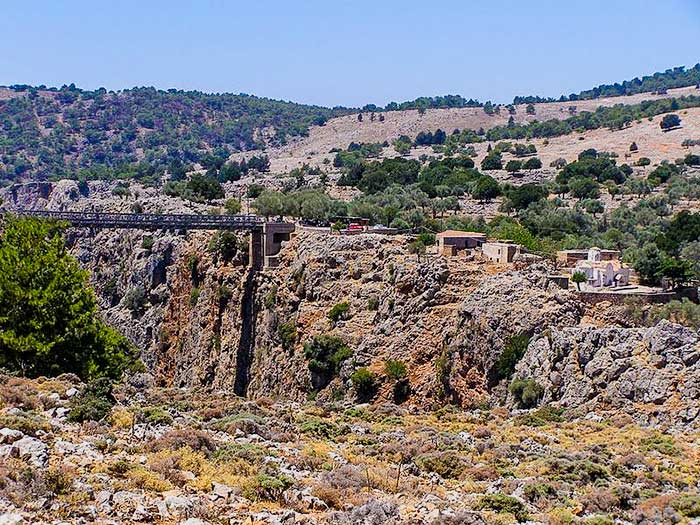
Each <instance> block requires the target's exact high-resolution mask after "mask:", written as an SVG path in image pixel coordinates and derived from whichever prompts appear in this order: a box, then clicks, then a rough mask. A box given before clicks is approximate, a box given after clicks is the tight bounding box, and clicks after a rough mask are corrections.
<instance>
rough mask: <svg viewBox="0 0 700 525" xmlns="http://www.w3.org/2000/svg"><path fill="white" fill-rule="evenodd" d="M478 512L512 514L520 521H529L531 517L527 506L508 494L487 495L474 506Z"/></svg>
mask: <svg viewBox="0 0 700 525" xmlns="http://www.w3.org/2000/svg"><path fill="white" fill-rule="evenodd" d="M474 509H476V510H492V511H494V512H498V513H499V514H502V513H506V512H507V513H509V514H512V515H513V516H514V517H515V519H516V520H518V521H527V520H528V519H529V515H528V513H527V509H526V508H525V505H523V503H522V502H521V501H520V500H519V499H517V498H514V497H513V496H508V495H506V494H487V495H486V496H482V497H481V498H479V501H478V502H477V504H476V505H475V506H474Z"/></svg>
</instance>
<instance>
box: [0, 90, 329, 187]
mask: <svg viewBox="0 0 700 525" xmlns="http://www.w3.org/2000/svg"><path fill="white" fill-rule="evenodd" d="M339 113H340V111H333V110H330V109H327V108H322V107H318V106H307V105H303V104H295V103H291V102H283V101H277V100H270V99H265V98H258V97H254V96H249V95H231V94H222V95H218V94H205V93H200V92H196V91H175V90H170V91H160V90H156V89H154V88H134V89H129V90H124V91H120V92H107V91H105V90H97V91H84V90H80V89H77V88H74V87H68V88H62V89H60V90H45V89H37V88H27V87H24V86H18V87H14V88H0V179H2V178H7V179H14V178H17V177H20V176H28V177H30V178H46V177H49V176H53V177H60V176H68V175H71V174H73V173H75V172H77V171H78V170H80V169H82V168H87V167H92V166H110V167H113V166H118V165H120V164H130V163H134V162H137V161H140V160H146V161H148V163H149V164H151V165H154V164H155V165H167V164H169V163H170V162H172V161H181V162H199V161H201V160H202V157H203V156H204V155H205V154H207V153H208V152H211V151H212V150H213V151H214V153H215V154H218V155H219V156H223V157H227V156H228V154H229V152H231V151H242V150H249V149H255V148H259V147H261V146H263V145H265V144H282V143H284V142H285V141H286V140H287V138H288V137H293V136H298V135H304V134H306V133H307V131H308V127H309V126H310V125H311V124H314V123H315V124H321V123H323V122H325V121H326V120H327V119H328V118H329V117H331V116H333V115H337V114H339Z"/></svg>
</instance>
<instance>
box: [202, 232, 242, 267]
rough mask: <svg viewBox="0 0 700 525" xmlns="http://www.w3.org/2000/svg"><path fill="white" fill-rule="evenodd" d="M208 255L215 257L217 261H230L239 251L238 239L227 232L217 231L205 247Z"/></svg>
mask: <svg viewBox="0 0 700 525" xmlns="http://www.w3.org/2000/svg"><path fill="white" fill-rule="evenodd" d="M207 250H208V251H209V253H212V254H213V255H215V256H216V258H217V260H218V259H221V260H223V261H230V260H232V259H233V258H234V257H235V256H236V254H237V253H238V250H239V242H238V237H237V236H236V234H235V233H233V232H229V231H219V232H216V233H215V234H214V235H212V237H211V239H210V241H209V244H208V246H207Z"/></svg>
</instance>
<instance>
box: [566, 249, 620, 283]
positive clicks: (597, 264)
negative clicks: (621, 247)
mask: <svg viewBox="0 0 700 525" xmlns="http://www.w3.org/2000/svg"><path fill="white" fill-rule="evenodd" d="M605 251H606V252H612V251H614V250H605ZM605 255H608V254H605ZM603 257H604V254H603V250H601V249H600V248H595V247H594V248H591V249H589V250H588V254H587V257H586V259H585V260H578V261H577V262H576V266H575V267H574V268H572V269H571V274H572V275H573V274H575V273H579V272H580V273H584V274H585V275H586V279H587V283H588V285H589V286H593V287H595V288H600V287H605V286H625V285H627V284H629V282H630V274H631V270H630V269H629V268H627V267H625V266H623V265H622V262H621V261H620V260H619V259H604V258H603Z"/></svg>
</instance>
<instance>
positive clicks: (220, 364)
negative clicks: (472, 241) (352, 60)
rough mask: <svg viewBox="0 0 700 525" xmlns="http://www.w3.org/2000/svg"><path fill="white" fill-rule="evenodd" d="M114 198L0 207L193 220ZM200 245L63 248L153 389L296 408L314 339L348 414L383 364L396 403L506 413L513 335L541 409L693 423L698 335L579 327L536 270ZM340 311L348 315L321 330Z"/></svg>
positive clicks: (382, 376) (369, 239) (72, 196)
mask: <svg viewBox="0 0 700 525" xmlns="http://www.w3.org/2000/svg"><path fill="white" fill-rule="evenodd" d="M112 187H113V185H112V186H110V185H109V184H106V183H96V184H91V186H90V188H89V193H88V195H87V196H86V195H84V194H83V193H81V192H80V189H79V187H78V185H77V184H76V183H75V182H73V181H61V182H60V183H57V184H50V183H35V184H29V185H23V186H16V187H13V188H10V189H9V190H6V191H5V192H4V193H3V198H4V200H5V203H6V204H5V205H6V206H8V205H9V207H25V208H30V207H47V208H50V209H73V210H92V209H96V210H112V211H130V210H132V209H133V208H134V207H138V208H139V209H143V210H144V211H146V212H158V211H170V212H182V213H203V212H205V211H206V210H207V207H203V206H199V205H193V204H190V203H184V202H182V201H180V200H178V199H170V198H166V197H163V196H162V195H159V194H158V192H157V191H156V190H153V189H147V188H140V189H138V190H136V191H134V190H132V192H131V195H130V196H128V197H117V196H115V195H114V194H113V192H112ZM211 239H212V234H211V233H208V232H195V233H189V234H187V233H184V232H138V231H98V232H89V231H84V230H83V231H73V230H71V231H70V233H69V243H70V246H71V249H72V251H73V253H74V254H75V255H76V257H77V258H78V259H79V260H80V262H81V264H82V265H83V266H84V267H86V268H87V269H89V270H90V272H91V279H92V281H93V283H94V285H95V287H96V290H97V293H98V297H99V301H100V306H101V308H102V312H103V315H104V317H105V319H106V320H107V322H109V323H110V324H112V325H113V326H115V327H116V328H117V329H119V330H120V331H121V332H122V333H124V334H125V335H126V336H127V337H129V339H131V340H132V341H133V342H134V343H135V344H136V345H138V346H139V347H140V348H141V350H142V356H143V359H144V361H145V363H146V364H147V366H148V368H149V369H150V370H151V371H152V373H153V374H154V376H155V378H156V380H157V381H158V383H159V384H160V385H164V386H180V387H192V386H206V387H213V388H217V389H225V390H231V391H234V392H235V393H237V394H239V395H246V396H249V397H263V396H270V397H275V398H284V399H291V400H304V399H306V398H307V397H308V396H309V393H310V392H311V391H312V388H311V387H312V384H311V373H310V371H309V362H308V359H307V357H306V356H305V353H304V345H305V344H306V343H307V342H308V341H310V340H311V339H312V338H313V337H314V336H318V335H324V334H325V335H332V336H337V337H339V338H340V339H342V340H343V341H344V342H345V343H346V344H347V345H348V346H349V348H350V349H351V350H352V358H350V359H347V360H346V361H345V362H344V363H343V365H342V367H341V368H340V370H339V373H338V374H337V375H336V376H335V377H334V378H333V379H332V380H331V381H330V384H329V385H328V386H327V387H326V388H324V389H323V390H321V391H320V392H319V393H318V396H319V398H320V399H336V400H338V399H343V398H345V399H348V400H354V399H356V392H355V391H354V389H353V386H352V382H351V381H350V376H351V374H352V372H353V371H354V370H356V369H357V368H359V367H367V368H369V369H370V370H371V371H372V372H373V373H374V374H375V376H376V378H377V385H376V386H377V392H376V394H377V399H379V400H390V399H393V397H394V396H393V393H394V390H393V389H394V386H395V382H396V380H395V379H390V378H388V377H387V375H386V373H385V370H384V368H385V362H386V361H387V360H389V359H397V360H401V361H403V362H404V363H405V364H406V368H407V381H408V384H409V385H410V391H409V392H408V395H407V401H408V403H409V404H412V405H416V406H422V407H429V406H431V405H433V404H434V403H436V402H439V403H443V402H445V401H449V402H452V403H455V404H457V405H459V406H462V407H473V406H477V405H479V404H481V403H483V402H487V401H488V402H491V403H502V402H507V403H510V404H511V405H512V404H513V400H512V399H510V398H509V394H508V393H507V388H506V387H507V384H508V382H509V379H508V378H507V377H505V378H504V377H503V375H502V373H501V371H500V369H501V367H502V364H501V356H502V354H503V351H504V349H505V348H506V347H507V346H508V345H509V343H510V342H511V341H512V340H513V338H514V337H518V336H521V337H523V338H525V339H526V340H527V338H531V342H530V344H529V346H528V348H527V351H526V353H525V355H524V357H523V358H522V359H521V360H520V362H519V363H518V365H517V369H516V377H523V378H524V377H531V378H534V379H535V380H536V381H537V382H538V383H540V384H541V385H542V386H543V387H544V388H545V396H544V400H543V401H544V402H555V403H559V404H561V405H563V406H566V407H570V408H573V409H577V410H579V411H586V410H594V409H595V410H601V409H602V410H605V409H614V410H627V409H630V408H634V409H635V410H634V412H635V413H636V414H638V415H639V419H640V420H641V421H642V422H644V423H651V424H654V423H668V422H674V421H675V422H697V420H698V413H699V409H700V403H698V402H697V397H698V394H699V392H700V384H699V383H698V380H697V377H698V376H699V374H698V370H697V366H698V365H697V362H698V360H699V359H700V358H699V357H698V356H699V354H698V348H697V347H698V341H697V335H696V334H695V333H693V332H690V331H689V330H686V329H683V328H680V327H678V326H675V325H670V324H668V323H664V324H661V325H659V326H658V327H656V328H652V329H636V328H592V327H587V328H586V327H582V326H581V325H582V322H585V319H587V318H590V314H591V312H590V309H589V311H586V310H585V308H586V307H584V306H583V305H581V304H580V303H579V302H578V301H577V300H576V298H575V294H572V293H570V292H567V291H563V290H560V289H558V288H556V287H553V286H549V285H548V284H547V280H546V274H547V272H548V268H547V266H546V265H544V264H534V265H530V266H528V267H524V268H521V269H518V270H512V269H511V270H508V269H506V268H504V267H502V266H498V265H494V264H490V263H489V264H487V263H484V262H480V261H471V260H468V259H466V258H460V257H453V258H444V257H437V256H426V257H422V258H421V259H420V260H419V259H417V257H416V256H415V255H411V254H409V253H408V251H407V248H406V246H407V242H406V239H405V238H404V237H401V236H396V237H387V236H379V235H358V236H349V237H347V236H336V235H329V234H325V233H318V232H311V231H300V232H298V234H297V235H296V236H295V237H294V238H293V239H292V240H291V241H289V242H288V243H287V244H286V245H285V246H284V248H283V250H282V253H281V256H280V265H279V267H278V268H274V269H265V270H264V271H262V272H259V273H258V272H252V271H250V269H249V268H248V266H247V264H246V258H247V256H246V252H247V238H246V237H245V236H240V237H239V238H238V241H237V244H238V251H237V253H236V254H235V255H234V256H233V257H229V258H228V259H226V260H224V259H223V258H222V257H221V256H220V255H219V254H217V252H216V250H213V249H212V247H211V246H210V244H211ZM339 303H347V305H348V311H347V313H346V314H345V315H343V316H341V318H340V319H337V320H331V319H330V318H329V316H328V313H329V312H330V310H331V309H332V308H333V307H334V306H335V305H337V304H339ZM598 309H599V308H598ZM598 313H599V312H598ZM582 320H583V321H582Z"/></svg>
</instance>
